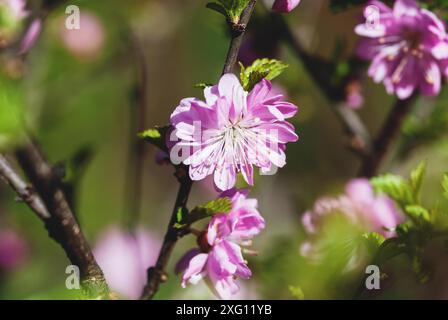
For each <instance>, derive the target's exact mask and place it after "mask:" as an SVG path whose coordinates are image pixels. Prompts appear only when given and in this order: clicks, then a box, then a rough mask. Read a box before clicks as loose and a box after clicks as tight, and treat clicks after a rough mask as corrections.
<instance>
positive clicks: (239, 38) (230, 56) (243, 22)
mask: <svg viewBox="0 0 448 320" xmlns="http://www.w3.org/2000/svg"><path fill="white" fill-rule="evenodd" d="M256 3H257V0H252V1H251V2H249V4H248V6H247V8H246V9H245V10H244V12H243V13H242V14H241V17H240V21H239V23H238V24H237V25H232V24H230V26H231V35H232V39H231V41H230V46H229V51H228V52H227V57H226V62H225V63H224V68H223V70H222V74H226V73H230V72H232V69H233V67H234V66H235V64H236V60H237V59H238V53H239V51H240V47H241V44H242V43H243V38H244V32H245V31H246V28H247V24H248V23H249V20H250V17H251V16H252V12H253V11H254V8H255V5H256Z"/></svg>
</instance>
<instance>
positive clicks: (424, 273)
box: [412, 254, 431, 284]
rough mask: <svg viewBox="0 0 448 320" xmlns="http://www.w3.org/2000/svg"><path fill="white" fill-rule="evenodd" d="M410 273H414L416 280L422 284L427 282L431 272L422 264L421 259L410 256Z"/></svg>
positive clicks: (417, 255) (417, 256)
mask: <svg viewBox="0 0 448 320" xmlns="http://www.w3.org/2000/svg"><path fill="white" fill-rule="evenodd" d="M412 271H414V273H415V275H416V277H417V280H418V281H419V282H420V283H422V284H423V283H426V282H428V280H429V278H430V276H431V270H430V269H429V268H428V266H427V265H426V264H425V263H424V261H423V257H422V256H421V255H419V254H415V255H413V256H412Z"/></svg>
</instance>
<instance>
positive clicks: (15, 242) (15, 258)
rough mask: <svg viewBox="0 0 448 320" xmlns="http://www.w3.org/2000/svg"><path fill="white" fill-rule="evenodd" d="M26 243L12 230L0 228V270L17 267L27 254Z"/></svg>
mask: <svg viewBox="0 0 448 320" xmlns="http://www.w3.org/2000/svg"><path fill="white" fill-rule="evenodd" d="M28 251H29V248H28V244H27V243H26V241H25V240H24V239H23V238H22V237H21V236H20V235H19V234H18V233H16V232H15V231H14V230H12V229H3V230H0V271H2V270H6V271H11V270H14V269H15V268H17V267H19V266H20V265H21V264H22V263H23V262H24V261H25V260H26V258H27V256H28Z"/></svg>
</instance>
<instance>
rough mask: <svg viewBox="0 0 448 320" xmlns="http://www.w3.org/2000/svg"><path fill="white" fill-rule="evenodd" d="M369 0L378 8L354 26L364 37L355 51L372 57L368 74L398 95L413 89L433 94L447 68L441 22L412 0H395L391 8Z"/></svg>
mask: <svg viewBox="0 0 448 320" xmlns="http://www.w3.org/2000/svg"><path fill="white" fill-rule="evenodd" d="M369 4H370V6H368V7H367V8H368V10H372V8H375V7H376V8H377V9H375V10H377V11H378V12H377V13H373V15H370V17H372V21H368V22H366V23H363V24H360V25H358V26H357V27H356V28H355V32H356V33H357V34H358V35H360V36H363V37H365V39H363V40H361V41H360V43H359V46H358V48H357V53H358V55H359V56H360V57H361V58H364V59H368V60H372V64H371V66H370V68H369V70H368V74H369V76H370V77H372V78H373V80H374V81H375V82H377V83H380V82H383V84H384V85H385V87H386V90H387V92H388V93H389V94H393V93H395V94H396V95H397V96H398V98H399V99H406V98H408V97H410V96H411V95H412V93H413V92H414V91H415V90H416V89H419V90H420V92H421V93H422V94H423V95H426V96H435V95H437V94H438V93H439V92H440V86H441V78H442V75H447V71H448V70H447V61H448V60H447V58H448V43H447V34H446V31H445V25H444V23H443V22H442V21H441V20H440V19H438V18H437V17H436V15H435V14H433V13H432V12H430V11H428V10H426V9H422V8H420V7H419V6H418V4H417V2H416V1H414V0H396V1H395V4H394V7H393V9H391V8H389V7H388V6H386V5H385V4H384V3H382V2H380V1H371V2H370V3H369ZM372 6H375V7H372ZM366 10H367V9H366ZM366 13H367V11H366ZM371 13H372V12H371Z"/></svg>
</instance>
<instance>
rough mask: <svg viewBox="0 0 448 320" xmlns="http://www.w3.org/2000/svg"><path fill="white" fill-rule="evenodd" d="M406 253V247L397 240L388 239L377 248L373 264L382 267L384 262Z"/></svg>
mask: <svg viewBox="0 0 448 320" xmlns="http://www.w3.org/2000/svg"><path fill="white" fill-rule="evenodd" d="M405 252H406V246H405V245H404V244H403V243H402V242H401V240H400V239H399V238H389V239H387V240H385V241H384V242H383V243H382V244H381V246H380V247H379V248H378V251H377V254H376V256H375V259H374V261H373V264H376V265H382V264H383V263H384V262H386V261H389V260H390V259H392V258H394V257H396V256H398V255H400V254H403V253H405Z"/></svg>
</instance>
